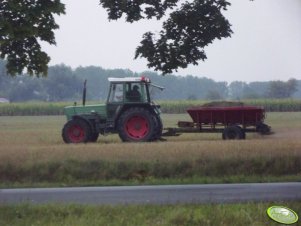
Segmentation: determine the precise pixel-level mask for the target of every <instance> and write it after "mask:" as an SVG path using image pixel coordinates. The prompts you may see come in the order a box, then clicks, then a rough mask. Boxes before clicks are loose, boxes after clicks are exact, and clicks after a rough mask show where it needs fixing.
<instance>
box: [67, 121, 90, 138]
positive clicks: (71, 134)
mask: <svg viewBox="0 0 301 226" xmlns="http://www.w3.org/2000/svg"><path fill="white" fill-rule="evenodd" d="M62 137H63V140H64V141H65V143H86V142H88V141H90V138H91V128H90V126H89V125H88V123H86V122H85V121H83V120H79V119H72V120H70V121H68V122H67V123H66V124H65V126H64V128H63V130H62Z"/></svg>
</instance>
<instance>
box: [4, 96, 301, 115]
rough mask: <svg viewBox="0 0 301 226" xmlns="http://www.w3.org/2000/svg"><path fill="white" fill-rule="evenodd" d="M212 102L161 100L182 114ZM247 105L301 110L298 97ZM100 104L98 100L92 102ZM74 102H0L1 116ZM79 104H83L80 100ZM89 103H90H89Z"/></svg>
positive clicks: (56, 109)
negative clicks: (191, 108)
mask: <svg viewBox="0 0 301 226" xmlns="http://www.w3.org/2000/svg"><path fill="white" fill-rule="evenodd" d="M208 102H210V101H209V100H174V101H167V100H161V101H158V103H159V104H160V105H161V110H162V112H163V113H173V114H180V113H185V112H186V109H187V108H189V107H194V106H200V105H202V104H205V103H208ZM240 102H243V103H245V104H246V105H254V106H263V107H264V108H265V109H266V111H268V112H287V111H290V112H296V111H301V100H298V99H254V100H241V101H240ZM90 103H91V104H98V102H95V101H94V102H90ZM73 104H74V103H72V102H65V103H53V102H29V103H9V104H0V116H17V115H19V116H20V115H23V116H24V115H62V114H64V112H63V108H64V107H65V106H70V105H73ZM78 104H81V102H79V103H78ZM88 104H89V103H88Z"/></svg>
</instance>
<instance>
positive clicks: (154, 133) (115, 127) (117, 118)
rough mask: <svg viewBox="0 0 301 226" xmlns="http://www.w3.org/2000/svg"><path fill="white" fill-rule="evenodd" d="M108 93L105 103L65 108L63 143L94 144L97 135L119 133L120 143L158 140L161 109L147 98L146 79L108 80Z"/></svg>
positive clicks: (148, 94)
mask: <svg viewBox="0 0 301 226" xmlns="http://www.w3.org/2000/svg"><path fill="white" fill-rule="evenodd" d="M109 82H110V91H109V95H108V98H107V102H106V103H105V104H98V105H85V102H86V82H85V85H84V92H83V105H82V106H77V105H76V104H75V105H74V106H68V107H65V108H64V111H65V114H66V117H67V120H68V121H67V123H66V124H65V125H64V127H63V130H62V137H63V140H64V141H65V142H66V143H86V142H96V141H97V139H98V136H99V134H103V135H104V134H107V133H118V134H119V137H120V138H121V140H122V141H125V142H128V141H130V142H141V141H155V140H158V139H160V138H161V135H162V129H163V126H162V121H161V118H160V106H159V105H156V104H155V103H154V102H153V101H151V98H150V86H153V87H157V88H160V89H163V87H159V86H156V85H154V84H152V83H151V82H150V80H149V79H148V78H145V77H129V78H109Z"/></svg>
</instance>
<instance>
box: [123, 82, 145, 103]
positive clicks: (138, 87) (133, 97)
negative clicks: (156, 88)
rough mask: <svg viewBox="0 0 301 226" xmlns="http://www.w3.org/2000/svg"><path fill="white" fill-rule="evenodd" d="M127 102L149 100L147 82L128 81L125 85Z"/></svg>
mask: <svg viewBox="0 0 301 226" xmlns="http://www.w3.org/2000/svg"><path fill="white" fill-rule="evenodd" d="M125 97H126V98H125V99H126V102H143V103H145V102H147V101H148V98H147V89H146V85H145V83H141V82H128V83H126V87H125Z"/></svg>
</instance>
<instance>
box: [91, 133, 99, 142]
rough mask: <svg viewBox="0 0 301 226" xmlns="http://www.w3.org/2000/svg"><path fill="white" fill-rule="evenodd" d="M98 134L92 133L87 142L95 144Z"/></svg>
mask: <svg viewBox="0 0 301 226" xmlns="http://www.w3.org/2000/svg"><path fill="white" fill-rule="evenodd" d="M98 137H99V133H92V134H91V136H90V139H89V142H96V141H97V140H98Z"/></svg>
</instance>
